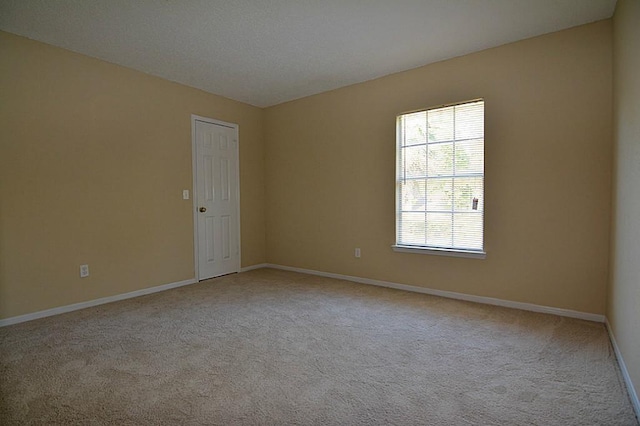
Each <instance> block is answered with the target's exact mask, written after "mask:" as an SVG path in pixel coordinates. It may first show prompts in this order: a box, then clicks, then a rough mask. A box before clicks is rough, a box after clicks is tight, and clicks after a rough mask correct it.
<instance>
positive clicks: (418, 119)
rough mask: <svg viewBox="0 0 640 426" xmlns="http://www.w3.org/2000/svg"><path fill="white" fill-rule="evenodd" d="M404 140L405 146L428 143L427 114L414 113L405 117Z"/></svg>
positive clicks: (423, 112)
mask: <svg viewBox="0 0 640 426" xmlns="http://www.w3.org/2000/svg"><path fill="white" fill-rule="evenodd" d="M403 122H404V140H403V141H402V142H403V143H402V144H403V145H405V146H406V145H415V144H419V143H427V112H426V111H422V112H414V113H413V114H407V115H405V116H403Z"/></svg>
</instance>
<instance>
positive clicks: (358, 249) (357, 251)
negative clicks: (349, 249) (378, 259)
mask: <svg viewBox="0 0 640 426" xmlns="http://www.w3.org/2000/svg"><path fill="white" fill-rule="evenodd" d="M355 256H356V257H357V258H358V259H360V247H356V252H355Z"/></svg>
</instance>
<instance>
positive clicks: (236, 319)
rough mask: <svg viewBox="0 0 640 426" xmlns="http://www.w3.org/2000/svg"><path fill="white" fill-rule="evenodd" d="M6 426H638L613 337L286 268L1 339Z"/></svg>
mask: <svg viewBox="0 0 640 426" xmlns="http://www.w3.org/2000/svg"><path fill="white" fill-rule="evenodd" d="M0 379H1V380H0V419H1V420H0V424H2V425H14V424H88V425H90V424H96V425H100V424H117V425H147V424H148V425H151V424H153V425H179V424H187V425H189V424H193V425H563V426H566V425H637V424H638V423H637V419H636V417H635V415H634V413H633V409H632V406H631V403H630V401H629V397H628V395H627V393H626V390H625V387H624V383H623V380H622V378H621V375H620V371H619V369H618V365H617V363H616V360H615V357H614V354H613V350H612V348H611V345H610V342H609V340H608V337H607V334H606V330H605V328H604V326H603V325H602V324H599V323H594V322H587V321H581V320H575V319H568V318H562V317H558V316H553V315H546V314H537V313H532V312H525V311H519V310H513V309H506V308H500V307H495V306H487V305H480V304H475V303H468V302H462V301H456V300H449V299H443V298H439V297H433V296H427V295H422V294H415V293H408V292H404V291H399V290H392V289H385V288H378V287H373V286H366V285H360V284H354V283H351V282H347V281H341V280H335V279H329V278H322V277H317V276H310V275H304V274H298V273H293V272H285V271H278V270H272V269H260V270H255V271H251V272H246V273H241V274H234V275H229V276H226V277H221V278H217V279H213V280H207V281H203V282H201V283H199V284H195V285H191V286H186V287H181V288H178V289H174V290H170V291H166V292H162V293H156V294H152V295H148V296H143V297H139V298H135V299H129V300H125V301H121V302H116V303H111V304H107V305H102V306H98V307H94V308H89V309H85V310H82V311H76V312H72V313H68V314H64V315H58V316H54V317H49V318H43V319H40V320H35V321H31V322H27V323H22V324H17V325H13V326H9V327H4V328H1V329H0Z"/></svg>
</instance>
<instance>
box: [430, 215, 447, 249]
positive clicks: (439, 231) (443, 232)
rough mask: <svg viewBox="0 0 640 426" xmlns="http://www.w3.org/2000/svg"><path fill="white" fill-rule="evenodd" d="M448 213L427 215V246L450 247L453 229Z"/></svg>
mask: <svg viewBox="0 0 640 426" xmlns="http://www.w3.org/2000/svg"><path fill="white" fill-rule="evenodd" d="M451 218H452V215H451V214H450V213H427V244H428V245H430V246H438V247H451V243H452V242H453V240H452V237H453V227H452V224H451Z"/></svg>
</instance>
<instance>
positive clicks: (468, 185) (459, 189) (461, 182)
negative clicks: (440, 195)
mask: <svg viewBox="0 0 640 426" xmlns="http://www.w3.org/2000/svg"><path fill="white" fill-rule="evenodd" d="M482 180H483V179H482V178H481V177H472V178H455V179H454V182H453V192H454V194H455V195H454V197H453V199H454V203H453V204H454V209H455V211H457V212H459V211H478V212H481V211H483V209H484V200H483V198H484V197H483V194H482ZM474 198H477V199H478V206H477V210H474V209H473V199H474Z"/></svg>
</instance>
